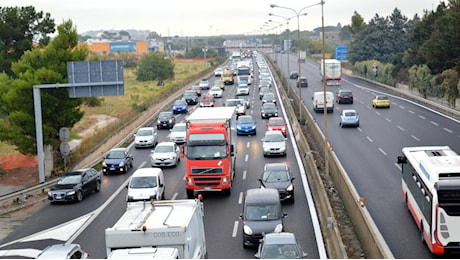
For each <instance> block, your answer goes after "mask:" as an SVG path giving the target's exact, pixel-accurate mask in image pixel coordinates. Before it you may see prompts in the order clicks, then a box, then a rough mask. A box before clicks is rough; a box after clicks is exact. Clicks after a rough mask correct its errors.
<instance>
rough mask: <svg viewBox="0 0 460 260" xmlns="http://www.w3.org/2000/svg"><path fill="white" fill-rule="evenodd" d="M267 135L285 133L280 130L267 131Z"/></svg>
mask: <svg viewBox="0 0 460 260" xmlns="http://www.w3.org/2000/svg"><path fill="white" fill-rule="evenodd" d="M265 135H282V136H284V135H283V133H281V131H280V130H272V131H265Z"/></svg>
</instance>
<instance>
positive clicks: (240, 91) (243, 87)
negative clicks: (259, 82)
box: [236, 84, 249, 96]
mask: <svg viewBox="0 0 460 260" xmlns="http://www.w3.org/2000/svg"><path fill="white" fill-rule="evenodd" d="M236 95H237V96H242V95H249V86H248V84H238V87H237V89H236Z"/></svg>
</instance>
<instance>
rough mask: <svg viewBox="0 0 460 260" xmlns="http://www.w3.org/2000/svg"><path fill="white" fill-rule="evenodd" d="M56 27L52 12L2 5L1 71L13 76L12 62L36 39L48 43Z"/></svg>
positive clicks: (0, 8) (28, 48)
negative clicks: (51, 16)
mask: <svg viewBox="0 0 460 260" xmlns="http://www.w3.org/2000/svg"><path fill="white" fill-rule="evenodd" d="M54 27H55V24H54V20H53V19H51V18H50V14H49V13H46V14H44V13H43V12H36V11H35V8H34V7H33V6H26V7H0V72H2V71H4V72H6V73H7V74H8V75H10V76H12V75H13V73H12V71H11V63H13V62H15V61H17V60H19V59H20V58H21V56H22V55H23V54H24V52H25V51H27V50H31V49H32V43H33V42H34V40H38V42H39V43H40V45H42V46H43V45H46V44H48V43H49V40H50V38H49V36H48V34H50V33H54V31H55V29H54Z"/></svg>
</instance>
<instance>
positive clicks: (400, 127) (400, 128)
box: [396, 125, 406, 131]
mask: <svg viewBox="0 0 460 260" xmlns="http://www.w3.org/2000/svg"><path fill="white" fill-rule="evenodd" d="M396 127H397V128H399V130H401V131H406V130H404V128H402V126H399V125H398V126H396Z"/></svg>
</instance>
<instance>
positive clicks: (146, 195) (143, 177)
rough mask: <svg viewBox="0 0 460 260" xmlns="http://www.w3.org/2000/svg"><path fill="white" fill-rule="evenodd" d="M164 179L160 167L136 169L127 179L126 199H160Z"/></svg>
mask: <svg viewBox="0 0 460 260" xmlns="http://www.w3.org/2000/svg"><path fill="white" fill-rule="evenodd" d="M164 185H165V179H164V175H163V171H162V170H161V169H160V168H140V169H137V170H136V171H135V172H134V173H133V175H132V176H131V178H130V179H129V182H128V185H127V186H126V187H127V188H128V195H127V196H126V201H128V202H133V201H150V200H162V199H164V197H165V196H164V195H165V194H164V193H165V186H164Z"/></svg>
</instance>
